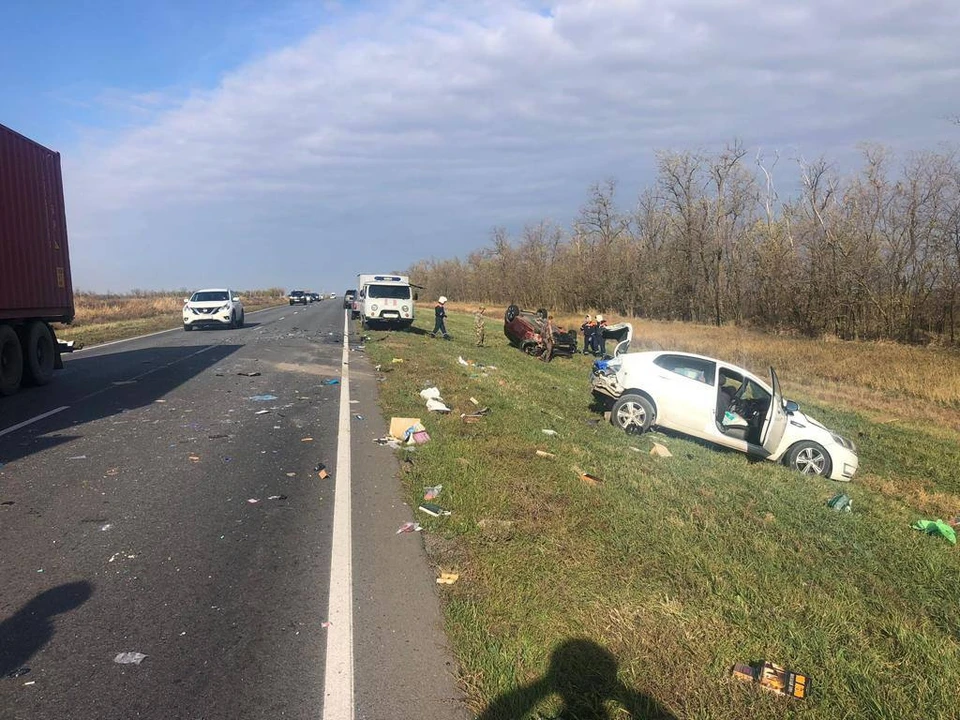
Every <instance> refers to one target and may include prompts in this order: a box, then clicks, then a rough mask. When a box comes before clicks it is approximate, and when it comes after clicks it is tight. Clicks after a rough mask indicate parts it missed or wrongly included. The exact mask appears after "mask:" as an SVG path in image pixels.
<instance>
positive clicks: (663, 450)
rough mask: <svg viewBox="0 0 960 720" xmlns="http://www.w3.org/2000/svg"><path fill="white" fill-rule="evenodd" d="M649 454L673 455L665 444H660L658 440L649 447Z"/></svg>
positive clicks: (665, 456) (664, 456)
mask: <svg viewBox="0 0 960 720" xmlns="http://www.w3.org/2000/svg"><path fill="white" fill-rule="evenodd" d="M650 454H651V455H654V456H656V457H662V458H668V457H673V453H672V452H670V451H669V450H668V449H667V446H666V445H661V444H660V443H658V442H655V443H654V444H653V447H652V448H650Z"/></svg>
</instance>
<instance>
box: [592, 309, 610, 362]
mask: <svg viewBox="0 0 960 720" xmlns="http://www.w3.org/2000/svg"><path fill="white" fill-rule="evenodd" d="M605 327H607V321H606V320H604V319H603V315H597V327H596V329H595V330H594V331H593V350H594V353H595V354H597V355H599V356H600V357H603V356H604V355H606V354H607V339H606V338H605V337H604V336H603V329H604V328H605Z"/></svg>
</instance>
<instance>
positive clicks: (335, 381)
mask: <svg viewBox="0 0 960 720" xmlns="http://www.w3.org/2000/svg"><path fill="white" fill-rule="evenodd" d="M320 384H321V385H339V384H340V381H339V380H338V379H337V378H327V379H326V380H324V381H323V382H321V383H320Z"/></svg>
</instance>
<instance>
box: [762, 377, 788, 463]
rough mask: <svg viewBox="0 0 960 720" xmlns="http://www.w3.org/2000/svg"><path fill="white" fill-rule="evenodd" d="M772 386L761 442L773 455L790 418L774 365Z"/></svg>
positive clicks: (768, 452)
mask: <svg viewBox="0 0 960 720" xmlns="http://www.w3.org/2000/svg"><path fill="white" fill-rule="evenodd" d="M770 387H771V388H772V390H773V394H772V396H771V398H770V407H769V408H767V417H766V419H765V420H764V422H763V432H761V433H760V444H761V445H763V449H764V450H766V451H767V454H768V455H773V453H774V452H776V450H777V448H778V447H779V446H780V441H781V440H782V439H783V433H784V432H786V429H787V422H789V418H788V417H787V411H786V409H785V408H784V404H783V394H782V393H781V392H780V381H779V380H778V379H777V372H776V370H774V369H773V368H772V367H771V368H770Z"/></svg>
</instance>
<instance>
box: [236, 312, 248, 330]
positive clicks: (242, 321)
mask: <svg viewBox="0 0 960 720" xmlns="http://www.w3.org/2000/svg"><path fill="white" fill-rule="evenodd" d="M245 321H246V320H245V318H244V315H243V312H242V311H241V313H240V319H239V320H237V327H238V328H242V327H243V324H244V322H245Z"/></svg>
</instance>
